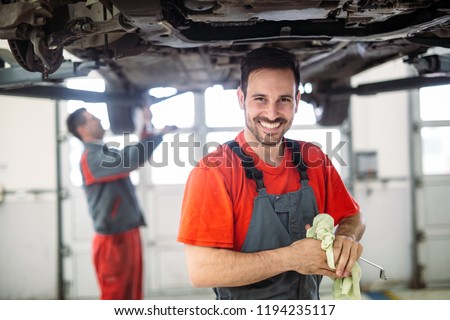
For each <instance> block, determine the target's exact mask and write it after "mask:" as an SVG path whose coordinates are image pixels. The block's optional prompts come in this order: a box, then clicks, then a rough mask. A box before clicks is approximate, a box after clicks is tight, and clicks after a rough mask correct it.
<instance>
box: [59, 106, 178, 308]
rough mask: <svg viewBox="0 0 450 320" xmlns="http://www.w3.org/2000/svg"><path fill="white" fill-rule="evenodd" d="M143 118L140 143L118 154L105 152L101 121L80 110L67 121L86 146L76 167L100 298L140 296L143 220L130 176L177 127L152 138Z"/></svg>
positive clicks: (146, 113) (148, 121)
mask: <svg viewBox="0 0 450 320" xmlns="http://www.w3.org/2000/svg"><path fill="white" fill-rule="evenodd" d="M143 115H144V119H145V121H144V123H143V126H142V127H143V128H142V133H141V139H140V141H139V143H137V144H134V145H128V146H126V147H125V148H123V149H122V150H117V149H110V148H108V146H107V145H106V144H105V143H104V142H103V137H104V134H105V130H104V129H103V127H102V125H101V123H100V120H99V119H98V118H96V117H95V116H94V115H92V114H91V113H89V112H88V111H87V110H86V109H85V108H81V109H78V110H76V111H75V112H73V113H72V114H70V115H69V117H68V118H67V127H68V130H69V132H70V133H72V134H73V135H74V136H75V137H77V138H78V139H80V140H81V141H82V142H83V143H84V146H85V150H84V152H83V155H82V157H81V162H80V168H81V174H82V176H83V187H84V190H85V192H86V196H87V201H88V206H89V213H90V215H91V217H92V220H93V224H94V229H95V236H94V239H93V263H94V266H95V271H96V274H97V281H98V284H99V287H100V291H101V296H100V298H101V299H114V300H116V299H120V300H125V299H128V300H129V299H142V298H143V285H142V281H143V276H142V268H143V263H142V247H141V236H140V232H139V227H141V226H144V225H145V221H144V216H143V213H142V211H141V209H140V206H139V204H138V200H137V197H136V193H135V188H134V186H133V184H132V183H131V180H130V177H129V174H130V172H131V171H133V170H135V169H137V168H138V167H140V166H142V165H144V163H145V161H147V160H148V159H149V158H150V157H151V155H152V153H153V151H154V150H155V148H156V147H157V146H158V145H159V144H160V143H161V141H162V138H163V135H164V134H166V133H168V132H171V131H173V130H175V129H176V127H174V126H166V127H165V128H164V129H162V131H161V133H160V134H153V133H152V132H151V128H152V127H153V126H152V124H151V118H152V117H151V112H150V109H149V108H146V109H144V112H143Z"/></svg>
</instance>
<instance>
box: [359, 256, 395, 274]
mask: <svg viewBox="0 0 450 320" xmlns="http://www.w3.org/2000/svg"><path fill="white" fill-rule="evenodd" d="M359 260H361V261H364V262H365V263H368V264H370V265H371V266H374V267H375V268H378V269H380V279H383V280H387V279H388V277H387V276H386V271H384V269H383V268H382V267H380V266H379V265H377V264H375V263H373V262H370V261H369V260H366V259H364V258H363V257H359Z"/></svg>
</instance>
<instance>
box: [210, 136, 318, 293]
mask: <svg viewBox="0 0 450 320" xmlns="http://www.w3.org/2000/svg"><path fill="white" fill-rule="evenodd" d="M227 144H228V146H229V147H230V148H231V149H232V150H233V151H234V152H235V153H236V154H237V155H238V156H239V157H240V158H241V160H242V165H243V167H244V169H245V173H246V176H247V178H251V179H254V180H255V181H256V185H257V191H258V195H257V197H256V198H255V200H254V204H253V212H252V217H251V221H250V225H249V228H248V231H247V235H246V238H245V241H244V244H243V246H242V249H241V251H242V252H257V251H262V250H270V249H275V248H280V247H285V246H289V245H290V244H292V243H293V242H294V241H297V240H300V239H304V238H305V237H306V230H305V226H306V224H310V225H312V222H313V219H314V216H315V215H317V214H318V209H317V203H316V198H315V196H314V191H313V190H312V188H311V186H309V184H308V176H307V174H306V169H307V167H306V165H305V164H304V162H303V161H302V157H301V154H300V145H299V143H298V142H296V141H293V140H289V139H286V146H287V147H288V148H291V149H292V154H293V163H294V165H295V166H296V167H297V169H298V172H299V173H300V183H301V188H299V189H298V190H297V191H295V192H289V193H285V194H281V195H272V194H268V193H267V191H266V188H265V187H264V181H263V173H262V172H261V171H260V170H258V169H256V168H255V166H254V162H253V158H251V157H250V156H248V155H246V154H245V153H244V152H243V150H242V149H241V147H240V146H239V145H238V143H237V142H236V141H230V142H227ZM321 280H322V276H319V275H302V274H299V273H297V272H295V271H289V272H285V273H282V274H279V275H277V276H274V277H271V278H269V279H266V280H263V281H260V282H257V283H253V284H250V285H246V286H241V287H221V288H214V289H213V290H214V292H215V293H216V298H217V299H220V300H227V299H251V300H262V299H283V300H288V299H300V300H304V299H310V300H311V299H319V285H320V281H321Z"/></svg>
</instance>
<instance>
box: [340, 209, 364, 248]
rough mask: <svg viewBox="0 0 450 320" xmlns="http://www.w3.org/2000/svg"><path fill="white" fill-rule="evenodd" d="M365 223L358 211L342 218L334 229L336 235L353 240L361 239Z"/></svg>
mask: <svg viewBox="0 0 450 320" xmlns="http://www.w3.org/2000/svg"><path fill="white" fill-rule="evenodd" d="M365 229H366V224H365V222H364V219H363V218H362V216H361V214H360V213H357V214H355V215H353V216H350V217H347V218H344V219H343V220H342V221H341V222H340V223H339V226H338V227H337V229H336V236H346V237H350V238H352V239H353V240H354V241H359V240H361V238H362V236H363V234H364V231H365Z"/></svg>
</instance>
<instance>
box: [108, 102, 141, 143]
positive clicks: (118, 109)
mask: <svg viewBox="0 0 450 320" xmlns="http://www.w3.org/2000/svg"><path fill="white" fill-rule="evenodd" d="M133 111H134V107H133V106H127V105H124V104H123V103H114V102H108V117H109V123H110V126H111V131H112V133H113V134H116V135H122V134H124V133H133V132H134V131H135V125H134V119H133Z"/></svg>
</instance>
